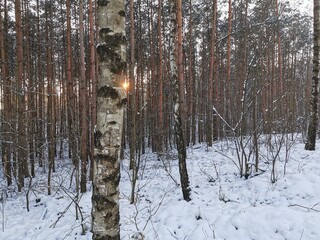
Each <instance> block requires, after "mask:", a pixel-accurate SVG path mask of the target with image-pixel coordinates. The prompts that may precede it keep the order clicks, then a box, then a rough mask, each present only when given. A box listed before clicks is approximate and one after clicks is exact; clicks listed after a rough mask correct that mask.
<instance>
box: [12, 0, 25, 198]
mask: <svg viewBox="0 0 320 240" xmlns="http://www.w3.org/2000/svg"><path fill="white" fill-rule="evenodd" d="M14 4H15V5H14V6H15V20H16V23H15V26H16V29H15V30H16V45H17V47H16V59H17V60H16V61H17V69H16V83H17V101H18V112H17V114H18V148H17V149H18V151H17V152H18V191H19V192H20V191H21V190H22V188H23V187H24V177H25V176H26V175H27V172H28V169H26V168H27V164H26V163H27V156H28V154H27V141H26V117H25V114H26V109H25V88H24V79H23V32H22V20H21V2H20V0H15V2H14Z"/></svg>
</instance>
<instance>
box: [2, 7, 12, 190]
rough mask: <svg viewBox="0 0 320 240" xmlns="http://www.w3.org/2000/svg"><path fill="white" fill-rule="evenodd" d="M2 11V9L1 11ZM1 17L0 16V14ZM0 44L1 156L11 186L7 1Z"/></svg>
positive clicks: (8, 183)
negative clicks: (0, 88) (0, 83)
mask: <svg viewBox="0 0 320 240" xmlns="http://www.w3.org/2000/svg"><path fill="white" fill-rule="evenodd" d="M1 10H2V9H1ZM0 15H1V14H0ZM0 31H1V32H0V38H1V40H0V43H1V46H0V47H1V50H0V52H1V59H2V61H1V76H2V79H3V85H4V86H3V98H4V101H3V121H2V124H3V134H2V137H3V148H2V156H3V162H4V166H5V169H4V170H5V175H6V178H7V185H8V186H10V185H11V184H12V174H11V148H10V142H11V139H12V136H11V134H10V132H11V127H10V126H11V108H12V107H11V89H10V85H11V83H10V82H11V81H10V78H9V70H8V60H7V59H8V52H7V48H6V47H5V46H7V37H6V36H5V33H7V32H8V14H7V1H5V2H4V19H3V21H2V17H1V16H0Z"/></svg>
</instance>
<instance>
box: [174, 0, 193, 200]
mask: <svg viewBox="0 0 320 240" xmlns="http://www.w3.org/2000/svg"><path fill="white" fill-rule="evenodd" d="M178 1H179V0H178ZM170 11H171V21H170V24H171V26H170V29H171V34H170V69H171V84H172V88H173V90H172V91H173V92H172V93H173V104H174V111H173V115H174V128H175V137H176V145H177V150H178V158H179V172H180V181H181V188H182V194H183V199H184V200H186V201H190V200H191V199H190V187H189V177H188V171H187V164H186V157H187V153H186V146H185V141H184V137H183V130H182V123H181V105H180V84H179V79H178V68H177V57H178V56H176V55H175V52H176V51H175V39H176V34H177V14H176V13H177V1H176V0H171V1H170Z"/></svg>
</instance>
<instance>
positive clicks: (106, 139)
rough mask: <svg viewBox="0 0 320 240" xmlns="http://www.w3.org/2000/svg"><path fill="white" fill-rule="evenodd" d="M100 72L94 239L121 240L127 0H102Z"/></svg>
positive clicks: (93, 214) (99, 4) (93, 197)
mask: <svg viewBox="0 0 320 240" xmlns="http://www.w3.org/2000/svg"><path fill="white" fill-rule="evenodd" d="M97 4H98V26H99V41H100V43H99V44H98V46H97V54H98V58H99V74H98V88H97V125H96V129H95V151H94V154H95V161H94V179H93V196H92V204H93V208H92V218H93V219H92V231H93V239H94V240H98V239H99V240H102V239H108V240H119V239H120V226H119V218H120V216H119V181H120V163H119V159H120V158H119V157H120V151H121V136H122V128H123V106H124V104H125V102H126V101H125V91H124V90H123V89H122V88H121V87H120V86H121V84H122V83H123V81H124V74H125V72H126V60H125V28H124V23H125V11H124V0H114V1H102V0H98V1H97Z"/></svg>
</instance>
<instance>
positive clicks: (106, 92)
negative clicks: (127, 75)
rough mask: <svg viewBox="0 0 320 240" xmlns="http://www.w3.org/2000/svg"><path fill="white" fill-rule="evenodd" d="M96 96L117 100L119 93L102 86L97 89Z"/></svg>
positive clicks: (111, 88)
mask: <svg viewBox="0 0 320 240" xmlns="http://www.w3.org/2000/svg"><path fill="white" fill-rule="evenodd" d="M97 96H98V97H102V98H109V97H110V98H111V99H117V98H119V93H118V91H117V90H116V89H114V88H113V87H108V86H103V87H101V88H99V89H98V91H97Z"/></svg>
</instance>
